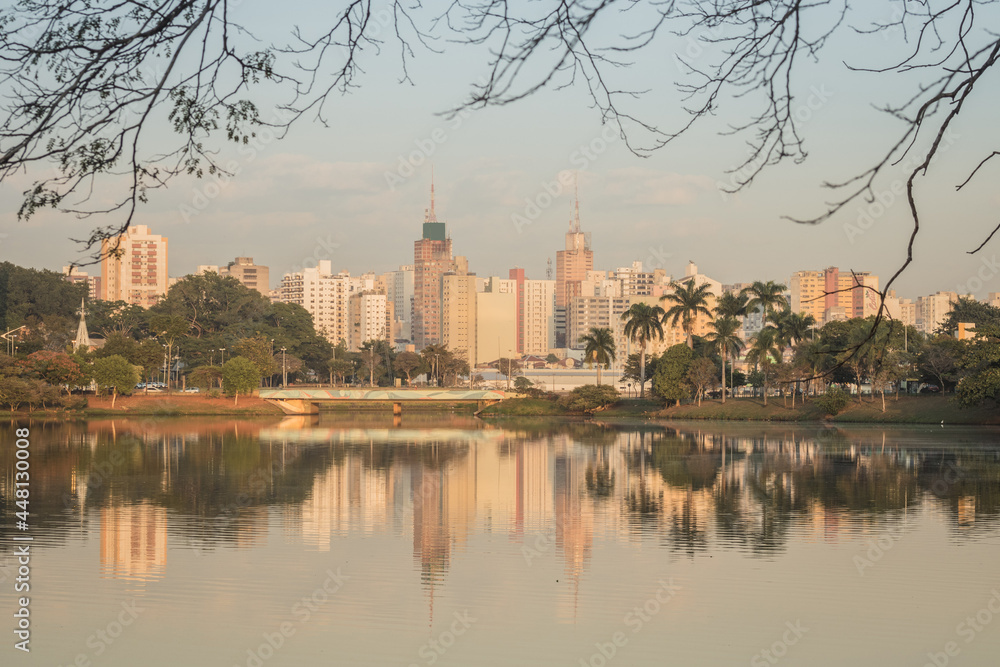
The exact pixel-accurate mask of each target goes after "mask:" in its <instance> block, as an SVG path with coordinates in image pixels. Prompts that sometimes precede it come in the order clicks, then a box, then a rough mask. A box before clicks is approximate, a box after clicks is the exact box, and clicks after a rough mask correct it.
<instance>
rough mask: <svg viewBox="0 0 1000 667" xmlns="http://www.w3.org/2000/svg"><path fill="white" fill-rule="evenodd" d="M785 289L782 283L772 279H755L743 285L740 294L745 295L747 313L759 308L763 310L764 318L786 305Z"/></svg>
mask: <svg viewBox="0 0 1000 667" xmlns="http://www.w3.org/2000/svg"><path fill="white" fill-rule="evenodd" d="M785 289H787V288H786V287H785V286H784V285H782V284H781V283H776V282H774V281H773V280H768V281H767V282H766V283H765V282H763V281H760V280H756V281H754V282H753V284H752V285H750V287H744V288H743V289H742V290H740V295H741V296H746V297H747V304H746V312H747V313H752V312H755V311H756V310H757V309H758V308H760V309H762V310H763V311H764V319H765V320H766V319H767V316H768V315H770V314H771V313H772V312H774V310H775V309H781V308H784V307H785V306H786V305H787V303H788V302H787V301H785Z"/></svg>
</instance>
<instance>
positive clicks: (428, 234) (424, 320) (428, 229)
mask: <svg viewBox="0 0 1000 667" xmlns="http://www.w3.org/2000/svg"><path fill="white" fill-rule="evenodd" d="M451 251H452V248H451V239H450V238H448V233H447V229H446V228H445V224H444V223H443V222H439V221H438V219H437V215H436V214H435V212H434V182H433V181H431V207H430V209H428V210H427V211H426V212H425V213H424V226H423V234H422V236H421V238H420V239H419V240H417V241H415V242H414V244H413V311H412V314H411V319H410V326H411V333H412V337H413V343H414V346H415V347H416V349H418V350H422V349H423V348H425V347H427V346H428V345H431V344H435V343H440V342H441V277H442V276H444V274H445V273H448V272H450V271H455V269H456V263H455V260H454V259H453V258H452V253H451ZM463 268H465V270H463V271H461V273H468V270H467V265H466V267H463Z"/></svg>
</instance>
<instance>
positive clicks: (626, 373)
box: [620, 352, 660, 383]
mask: <svg viewBox="0 0 1000 667" xmlns="http://www.w3.org/2000/svg"><path fill="white" fill-rule="evenodd" d="M658 363H660V358H659V357H658V356H656V355H652V356H650V357H648V358H647V359H646V368H645V369H644V370H645V375H646V378H647V379H649V380H650V381H652V379H653V376H654V375H656V365H657V364H658ZM641 375H642V370H641V369H640V368H639V353H638V352H635V353H633V354H630V355H628V359H626V360H625V368H623V369H622V377H621V380H620V381H621V382H627V381H629V380H632V381H633V382H636V383H638V382H639V378H640V376H641Z"/></svg>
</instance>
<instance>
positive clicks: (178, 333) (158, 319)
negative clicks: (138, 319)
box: [149, 314, 190, 391]
mask: <svg viewBox="0 0 1000 667" xmlns="http://www.w3.org/2000/svg"><path fill="white" fill-rule="evenodd" d="M189 328H190V324H189V323H188V321H187V320H186V319H184V318H183V317H180V316H177V315H168V314H158V315H153V316H151V317H150V318H149V331H150V333H152V334H153V335H154V336H156V337H157V338H159V339H160V340H161V341H163V344H164V345H166V346H167V369H168V372H167V378H166V380H167V390H168V391H169V390H170V373H169V369H170V368H172V367H173V365H174V345H176V344H177V340H178V339H179V338H181V337H182V336H184V335H185V334H187V331H188V329H189Z"/></svg>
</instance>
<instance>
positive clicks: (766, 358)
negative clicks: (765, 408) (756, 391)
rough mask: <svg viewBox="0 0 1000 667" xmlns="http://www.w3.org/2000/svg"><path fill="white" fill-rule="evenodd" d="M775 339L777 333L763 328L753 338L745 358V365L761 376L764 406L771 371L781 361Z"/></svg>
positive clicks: (768, 328)
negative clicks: (750, 365)
mask: <svg viewBox="0 0 1000 667" xmlns="http://www.w3.org/2000/svg"><path fill="white" fill-rule="evenodd" d="M776 339H777V332H776V331H775V330H774V329H772V328H770V327H764V328H763V329H761V330H760V331H758V332H757V334H756V335H755V336H754V337H753V339H752V341H751V343H750V349H749V350H748V351H747V356H746V359H747V363H749V364H753V365H754V367H755V368H756V369H757V370H758V371H759V372H760V373H761V374H762V376H763V388H764V405H767V392H768V389H769V388H770V387H769V380H770V379H771V376H772V374H773V370H772V369H773V367H774V366H775V365H777V364H778V363H780V360H781V352H780V351H779V350H778V346H777V344H776Z"/></svg>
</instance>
